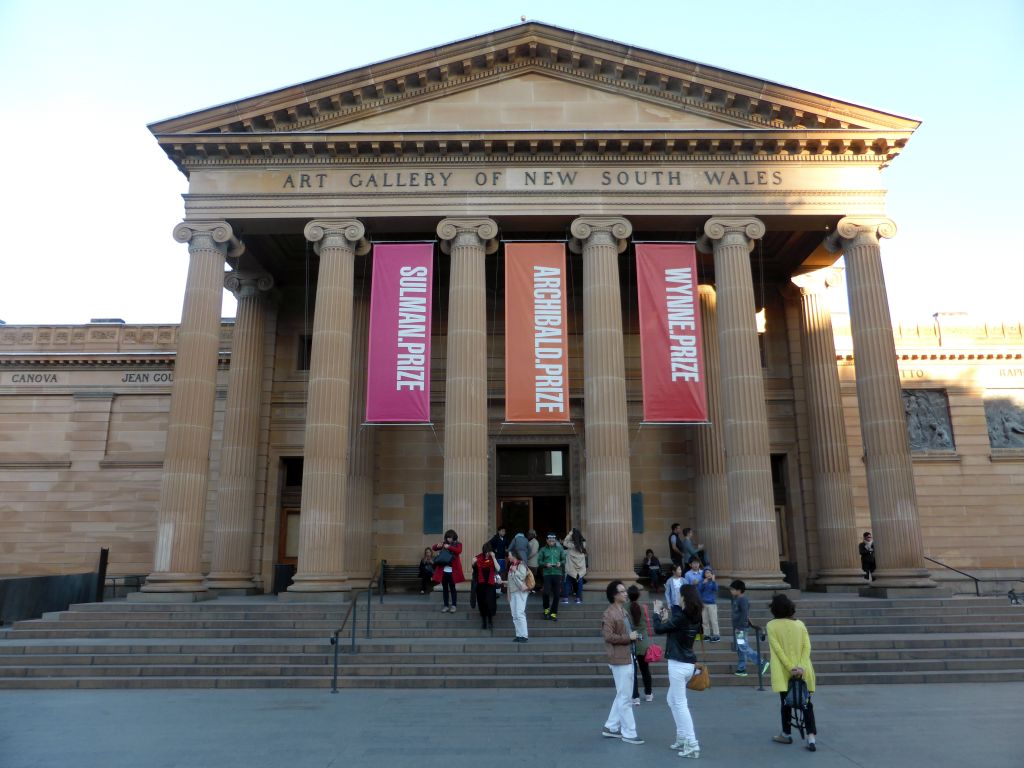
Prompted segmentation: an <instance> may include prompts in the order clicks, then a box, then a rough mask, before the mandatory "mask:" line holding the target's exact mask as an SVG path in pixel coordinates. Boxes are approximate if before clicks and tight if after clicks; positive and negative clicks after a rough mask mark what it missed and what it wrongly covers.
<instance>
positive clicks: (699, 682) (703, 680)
mask: <svg viewBox="0 0 1024 768" xmlns="http://www.w3.org/2000/svg"><path fill="white" fill-rule="evenodd" d="M700 655H701V656H704V638H703V637H701V639H700ZM686 687H687V688H689V689H690V690H691V691H706V690H707V689H708V688H710V687H711V675H710V673H709V671H708V667H707V664H704V663H702V662H699V661H698V662H697V663H696V664H694V665H693V677H691V678H690V679H689V680H687V681H686Z"/></svg>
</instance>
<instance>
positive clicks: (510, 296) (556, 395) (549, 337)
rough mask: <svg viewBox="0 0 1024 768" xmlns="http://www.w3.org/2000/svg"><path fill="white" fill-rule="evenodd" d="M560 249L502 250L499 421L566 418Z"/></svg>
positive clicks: (516, 246) (526, 246)
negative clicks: (502, 345)
mask: <svg viewBox="0 0 1024 768" xmlns="http://www.w3.org/2000/svg"><path fill="white" fill-rule="evenodd" d="M565 290H566V280H565V245H564V244H563V243H508V244H506V246H505V419H506V420H507V421H568V420H569V344H568V329H567V325H566V313H565Z"/></svg>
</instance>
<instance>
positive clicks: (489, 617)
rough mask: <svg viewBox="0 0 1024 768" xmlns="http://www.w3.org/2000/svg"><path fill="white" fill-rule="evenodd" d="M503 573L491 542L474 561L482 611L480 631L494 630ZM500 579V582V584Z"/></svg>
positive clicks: (477, 603) (479, 603)
mask: <svg viewBox="0 0 1024 768" xmlns="http://www.w3.org/2000/svg"><path fill="white" fill-rule="evenodd" d="M500 572H501V567H500V566H499V564H498V557H497V555H496V554H495V553H494V547H493V546H492V545H491V542H489V541H488V542H487V543H485V544H484V546H483V550H482V551H481V552H480V554H479V555H477V556H476V558H475V559H474V560H473V589H475V590H476V605H477V608H479V610H480V629H488V628H489V629H494V613H495V611H496V610H497V600H498V595H497V586H496V585H497V582H495V577H497V576H498V574H499V573H500ZM500 581H501V579H500V577H499V578H498V582H500Z"/></svg>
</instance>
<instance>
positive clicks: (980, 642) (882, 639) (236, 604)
mask: <svg viewBox="0 0 1024 768" xmlns="http://www.w3.org/2000/svg"><path fill="white" fill-rule="evenodd" d="M366 601H367V598H366V595H365V593H363V594H361V595H360V596H359V598H358V603H357V606H356V610H355V611H354V612H353V615H354V617H355V621H356V652H355V653H350V648H351V635H350V633H349V626H346V627H345V631H344V632H343V633H342V635H341V637H340V643H339V646H338V650H339V653H338V661H339V676H338V682H337V684H338V687H339V688H435V687H447V688H458V687H468V688H486V687H529V688H540V687H584V686H600V687H608V686H610V685H611V678H610V676H609V674H608V669H607V666H606V664H605V660H604V659H605V656H604V646H603V644H602V641H601V638H600V625H601V614H602V612H603V611H604V609H605V607H607V603H606V601H605V600H604V595H603V594H594V595H588V596H587V602H585V603H584V604H582V605H575V604H573V605H562V606H560V610H559V614H558V619H559V620H558V622H557V623H553V622H547V621H543V620H542V618H541V608H540V598H539V597H531V598H530V605H529V607H528V616H529V623H530V641H529V642H528V643H524V644H520V643H513V642H512V637H513V634H514V633H513V631H512V622H511V618H510V616H509V611H508V604H507V602H506V601H505V600H503V599H502V600H499V601H498V614H497V616H496V617H495V621H494V626H495V629H494V630H493V631H490V630H481V629H480V618H479V615H478V614H477V612H476V611H473V610H471V609H470V608H469V605H468V602H469V601H468V599H467V600H465V601H464V602H463V603H460V605H459V611H458V613H455V614H450V613H442V612H441V611H440V603H439V596H438V595H436V594H435V595H428V596H426V597H422V596H419V595H405V594H400V595H388V596H387V597H386V598H385V600H384V603H383V604H380V603H379V602H378V598H377V597H376V596H375V597H374V599H373V601H372V604H371V606H370V608H371V612H370V616H371V618H370V621H369V630H370V631H369V637H367V631H366V630H367V627H366V624H367V622H366ZM751 602H752V611H751V619H752V621H754V622H755V623H759V624H762V625H763V623H764V622H765V621H766V620H767V618H768V614H767V610H766V603H767V599H766V598H765V599H762V598H761V597H759V596H756V595H754V596H752V600H751ZM797 605H798V608H797V618H800V619H802V620H803V621H804V622H805V623H806V624H807V627H808V629H809V630H810V634H811V642H812V646H813V653H812V658H813V660H814V665H815V669H816V671H817V675H818V679H819V684H821V685H838V684H863V683H866V682H870V683H927V682H947V683H948V682H997V681H1021V680H1024V607H1022V606H1014V605H1010V604H1009V602H1008V601H1007V600H1006V599H1005V598H995V597H992V598H987V597H983V598H974V597H957V598H939V597H936V598H917V599H902V600H899V599H892V600H878V599H868V598H860V597H856V596H844V595H839V596H837V595H815V594H810V593H806V594H804V595H803V596H801V598H800V599H799V600H798V602H797ZM345 612H346V606H341V607H340V608H339V607H338V606H332V605H329V604H324V603H293V602H287V603H286V602H280V601H278V600H277V599H276V598H273V597H262V596H261V597H249V598H241V597H239V598H220V599H218V600H213V601H208V602H204V603H190V604H183V605H179V604H168V603H140V602H133V601H128V600H123V599H122V600H114V601H108V602H106V603H94V604H83V605H73V606H71V608H70V610H67V611H63V612H60V613H56V614H47V615H46V616H44V617H43V618H42V619H37V620H32V621H20V622H17V623H16V624H14V625H13V626H12V627H8V628H5V629H3V630H0V688H6V689H12V688H19V689H28V688H328V687H330V686H331V684H332V671H333V660H334V646H332V645H331V643H330V638H331V636H332V633H333V632H334V631H335V630H336V629H337V628H338V627H339V624H340V623H341V621H342V619H343V617H344V616H345ZM719 614H720V617H721V625H722V636H723V640H722V641H721V642H720V643H707V644H706V654H705V658H704V660H705V661H707V662H708V663H709V665H710V669H711V674H712V677H713V681H714V685H715V686H720V685H721V686H725V685H742V686H756V685H757V682H758V681H757V677H756V675H755V674H753V672H754V670H753V665H750V667H749V671H750V672H751V676H750V677H748V678H738V677H734V676H733V675H732V674H731V673H732V670H733V666H734V664H735V661H736V656H735V654H734V653H733V652H732V651H731V649H730V643H729V628H730V626H729V603H728V600H725V601H722V602H720V603H719ZM350 621H351V618H350ZM644 631H646V630H644ZM764 645H765V646H767V644H766V643H765V644H764ZM652 671H653V673H654V682H655V687H656V688H657V689H660V690H662V691H663V690H664V689H665V687H666V686H667V679H666V665H665V664H664V663H658V664H654V665H652ZM765 684H766V686H767V684H768V681H767V680H766V681H765Z"/></svg>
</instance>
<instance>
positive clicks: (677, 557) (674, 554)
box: [668, 523, 683, 566]
mask: <svg viewBox="0 0 1024 768" xmlns="http://www.w3.org/2000/svg"><path fill="white" fill-rule="evenodd" d="M668 556H669V557H670V558H671V559H672V565H679V566H681V565H682V564H683V536H682V534H681V533H680V532H679V523H672V533H670V534H669V537H668Z"/></svg>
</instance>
